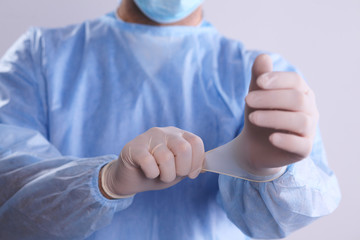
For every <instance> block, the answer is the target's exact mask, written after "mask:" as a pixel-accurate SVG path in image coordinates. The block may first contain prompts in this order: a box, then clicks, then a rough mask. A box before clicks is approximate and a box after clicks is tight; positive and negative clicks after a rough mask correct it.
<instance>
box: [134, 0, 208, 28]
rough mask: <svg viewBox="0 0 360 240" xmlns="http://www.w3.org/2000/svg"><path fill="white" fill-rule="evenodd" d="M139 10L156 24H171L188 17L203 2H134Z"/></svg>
mask: <svg viewBox="0 0 360 240" xmlns="http://www.w3.org/2000/svg"><path fill="white" fill-rule="evenodd" d="M134 1H135V3H136V5H137V6H138V7H139V8H140V10H141V11H142V12H143V13H144V14H145V15H146V16H147V17H148V18H150V19H151V20H153V21H155V22H158V23H173V22H176V21H179V20H181V19H184V18H186V17H187V16H189V15H190V14H191V13H192V12H193V11H195V9H196V8H198V7H199V6H200V4H201V3H202V2H203V1H204V0H134Z"/></svg>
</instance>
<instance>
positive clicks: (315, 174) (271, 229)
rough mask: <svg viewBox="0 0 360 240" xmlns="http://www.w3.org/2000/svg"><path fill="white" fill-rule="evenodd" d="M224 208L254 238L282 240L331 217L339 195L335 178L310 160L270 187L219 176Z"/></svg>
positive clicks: (294, 166)
mask: <svg viewBox="0 0 360 240" xmlns="http://www.w3.org/2000/svg"><path fill="white" fill-rule="evenodd" d="M219 186H220V193H221V200H222V205H223V207H224V209H225V211H226V212H227V214H228V217H229V218H230V220H231V221H232V222H233V223H234V224H236V225H237V226H238V227H239V228H240V229H241V230H242V231H243V232H244V233H245V234H247V235H249V236H251V237H254V238H279V237H284V236H287V235H288V234H290V233H291V232H293V231H295V230H297V229H299V228H301V227H303V226H306V225H307V224H309V223H311V222H312V221H314V220H315V219H317V218H319V217H321V216H324V215H327V214H330V213H331V212H332V211H334V210H335V208H336V207H337V206H338V203H339V200H340V192H339V187H338V184H337V180H336V177H335V175H333V174H332V172H331V171H330V172H328V173H326V172H325V171H323V170H322V169H320V168H319V167H317V166H316V165H315V164H314V163H313V161H312V160H311V159H310V158H308V159H305V160H303V161H301V162H299V163H296V164H294V165H292V166H290V167H289V168H288V170H287V172H286V173H285V174H284V175H283V176H281V177H280V178H279V179H276V180H274V181H272V182H269V183H254V182H249V181H243V180H238V179H232V178H229V177H225V176H220V179H219Z"/></svg>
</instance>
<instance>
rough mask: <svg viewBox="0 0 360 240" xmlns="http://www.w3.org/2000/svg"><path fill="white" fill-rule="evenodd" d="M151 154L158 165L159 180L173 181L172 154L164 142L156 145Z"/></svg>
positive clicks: (173, 164)
mask: <svg viewBox="0 0 360 240" xmlns="http://www.w3.org/2000/svg"><path fill="white" fill-rule="evenodd" d="M152 154H153V156H154V158H155V161H156V162H157V164H158V165H159V169H160V180H161V181H163V182H165V183H170V182H173V181H174V180H175V178H176V169H175V159H174V154H173V153H172V152H171V151H170V150H169V149H168V147H167V146H166V145H164V144H159V145H157V146H156V147H155V148H154V149H153V150H152Z"/></svg>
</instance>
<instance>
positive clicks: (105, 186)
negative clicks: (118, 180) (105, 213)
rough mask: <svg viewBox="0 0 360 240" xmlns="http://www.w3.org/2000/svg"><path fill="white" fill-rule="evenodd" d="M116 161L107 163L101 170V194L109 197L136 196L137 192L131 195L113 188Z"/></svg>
mask: <svg viewBox="0 0 360 240" xmlns="http://www.w3.org/2000/svg"><path fill="white" fill-rule="evenodd" d="M115 161H116V160H114V161H112V162H109V163H107V164H106V165H105V166H103V167H102V168H101V169H100V172H99V190H100V192H101V194H102V195H103V196H104V197H106V198H107V199H121V198H129V197H132V196H134V195H135V194H130V195H119V194H117V193H115V191H113V190H112V188H113V186H112V185H110V184H111V183H112V182H113V179H114V173H113V170H114V165H115Z"/></svg>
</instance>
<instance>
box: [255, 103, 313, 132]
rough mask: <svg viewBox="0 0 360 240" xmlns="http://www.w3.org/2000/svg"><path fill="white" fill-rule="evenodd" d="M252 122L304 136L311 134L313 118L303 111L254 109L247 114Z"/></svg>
mask: <svg viewBox="0 0 360 240" xmlns="http://www.w3.org/2000/svg"><path fill="white" fill-rule="evenodd" d="M249 120H250V122H251V123H252V124H254V125H256V126H259V127H266V128H273V129H278V130H285V131H290V132H293V133H296V134H299V135H300V136H303V137H306V136H309V137H310V135H311V134H312V132H313V130H314V125H315V120H313V118H311V116H309V115H307V114H305V113H303V112H287V111H277V110H274V111H270V110H269V111H261V110H258V111H254V112H252V113H251V114H249Z"/></svg>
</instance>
